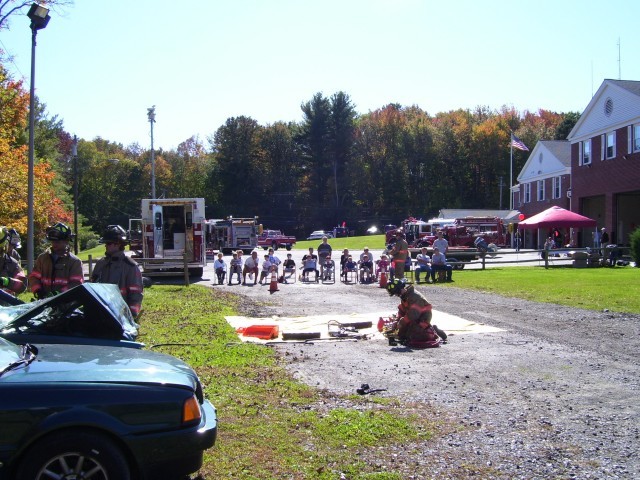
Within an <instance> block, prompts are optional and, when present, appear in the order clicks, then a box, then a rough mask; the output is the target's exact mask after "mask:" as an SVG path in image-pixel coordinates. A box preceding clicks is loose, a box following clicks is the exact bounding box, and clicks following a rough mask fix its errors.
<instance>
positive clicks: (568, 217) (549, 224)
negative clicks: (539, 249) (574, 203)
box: [518, 206, 596, 229]
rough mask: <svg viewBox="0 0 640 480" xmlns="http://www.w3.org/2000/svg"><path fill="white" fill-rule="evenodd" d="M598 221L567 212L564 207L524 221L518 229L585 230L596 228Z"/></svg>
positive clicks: (552, 208) (549, 210)
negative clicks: (586, 228)
mask: <svg viewBox="0 0 640 480" xmlns="http://www.w3.org/2000/svg"><path fill="white" fill-rule="evenodd" d="M595 226H596V221H595V220H592V219H590V218H588V217H585V216H583V215H580V214H578V213H574V212H572V211H570V210H565V209H564V208H562V207H557V206H553V207H551V208H548V209H546V210H545V211H544V212H540V213H538V214H536V215H534V216H533V217H530V218H527V219H526V220H522V221H521V222H520V223H519V224H518V228H527V229H535V228H553V227H558V228H583V227H595Z"/></svg>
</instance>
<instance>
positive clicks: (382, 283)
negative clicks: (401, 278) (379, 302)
mask: <svg viewBox="0 0 640 480" xmlns="http://www.w3.org/2000/svg"><path fill="white" fill-rule="evenodd" d="M386 286H387V272H386V271H384V270H383V271H381V272H380V288H386Z"/></svg>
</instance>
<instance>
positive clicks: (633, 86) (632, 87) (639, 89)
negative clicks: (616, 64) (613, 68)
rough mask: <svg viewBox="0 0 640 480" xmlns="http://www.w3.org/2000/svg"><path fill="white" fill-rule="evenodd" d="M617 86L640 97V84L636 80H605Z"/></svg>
mask: <svg viewBox="0 0 640 480" xmlns="http://www.w3.org/2000/svg"><path fill="white" fill-rule="evenodd" d="M605 81H607V82H611V83H613V84H614V85H617V86H618V87H620V88H624V89H625V90H627V91H628V92H631V93H633V94H634V95H638V96H639V97H640V82H639V81H637V80H605Z"/></svg>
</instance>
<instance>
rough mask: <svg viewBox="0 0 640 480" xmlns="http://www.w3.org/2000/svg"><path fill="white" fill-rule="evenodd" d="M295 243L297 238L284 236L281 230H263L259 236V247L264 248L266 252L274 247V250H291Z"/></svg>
mask: <svg viewBox="0 0 640 480" xmlns="http://www.w3.org/2000/svg"><path fill="white" fill-rule="evenodd" d="M295 243H296V237H290V236H288V235H284V234H283V233H282V232H281V231H280V230H263V231H262V233H261V234H260V235H259V236H258V247H262V248H264V249H265V250H266V249H268V248H269V247H273V249H274V250H277V249H278V248H280V247H284V248H286V249H287V250H291V247H293V245H294V244H295Z"/></svg>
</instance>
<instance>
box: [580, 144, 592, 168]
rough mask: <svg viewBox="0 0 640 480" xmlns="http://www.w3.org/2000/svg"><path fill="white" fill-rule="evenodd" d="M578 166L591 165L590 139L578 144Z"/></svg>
mask: <svg viewBox="0 0 640 480" xmlns="http://www.w3.org/2000/svg"><path fill="white" fill-rule="evenodd" d="M580 147H581V148H580V165H591V139H589V140H585V141H584V142H582V143H581V144H580Z"/></svg>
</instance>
